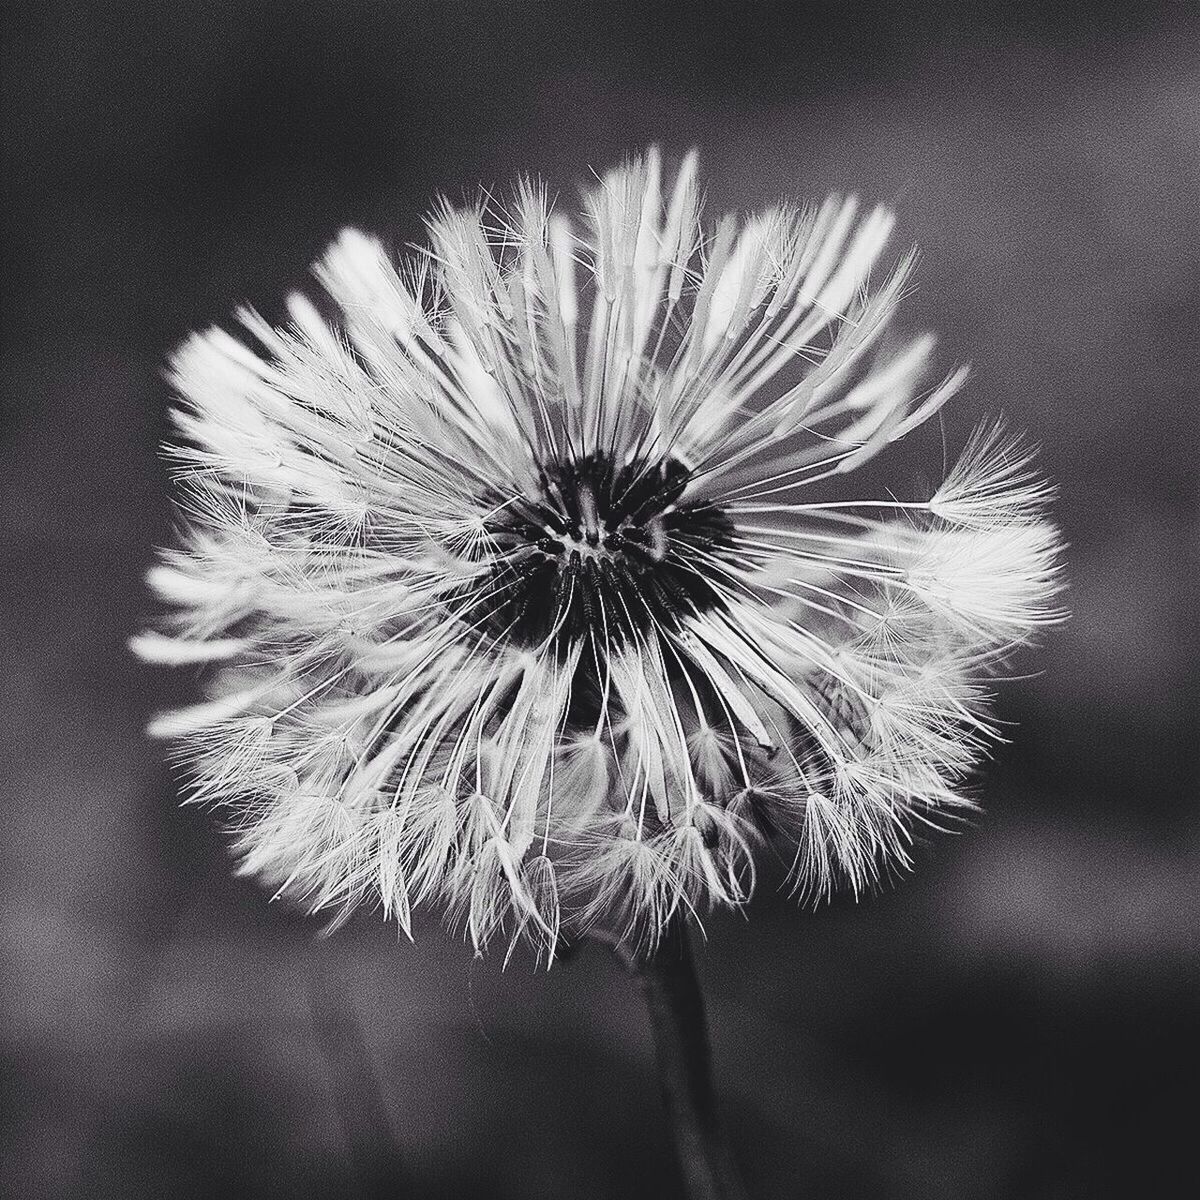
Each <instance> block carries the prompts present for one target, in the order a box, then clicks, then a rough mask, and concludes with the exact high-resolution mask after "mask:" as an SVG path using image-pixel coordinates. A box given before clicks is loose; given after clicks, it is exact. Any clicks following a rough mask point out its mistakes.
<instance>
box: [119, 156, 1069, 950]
mask: <svg viewBox="0 0 1200 1200" xmlns="http://www.w3.org/2000/svg"><path fill="white" fill-rule="evenodd" d="M701 210H702V197H701V190H700V187H699V183H698V178H697V163H696V157H695V155H694V154H692V155H689V156H687V157H686V158H685V159H684V160H683V162H682V165H681V166H680V168H679V170H678V172H677V174H675V176H674V178H673V179H668V178H667V177H666V176H665V175H664V172H663V169H662V164H661V160H660V157H659V155H658V154H657V152H655V151H651V152H650V153H648V154H646V155H645V156H643V157H640V158H636V159H633V160H630V161H628V162H627V163H625V164H624V165H623V166H621V167H619V168H617V169H615V170H612V171H609V172H608V173H607V174H605V175H603V176H602V177H600V178H599V180H598V183H597V184H596V186H595V187H594V188H593V189H592V190H590V191H589V192H588V193H587V195H586V197H585V200H584V204H583V213H582V215H581V216H580V217H570V216H567V215H566V214H565V213H563V212H561V211H559V210H558V209H557V208H556V207H555V206H554V205H552V204H551V202H550V200H549V197H548V195H547V193H546V191H545V190H544V189H543V188H542V187H540V186H538V185H536V184H534V183H530V182H522V183H521V184H519V185H518V187H517V188H516V190H515V193H514V195H513V196H512V198H511V199H510V200H509V201H508V202H506V203H505V204H503V205H501V204H499V203H497V202H495V201H492V200H491V199H490V198H489V199H488V200H486V201H484V200H481V201H480V202H479V203H478V204H476V205H474V206H470V207H466V208H455V207H451V206H450V205H448V204H443V205H441V206H440V207H438V209H437V210H436V211H435V212H434V214H433V215H432V216H431V217H430V218H429V220H428V233H429V237H428V244H427V245H426V246H425V247H424V248H421V249H418V250H415V251H413V252H411V253H409V254H408V256H407V257H405V258H404V259H402V260H401V261H394V260H393V258H392V257H391V256H389V254H388V253H387V252H386V251H385V249H384V247H383V246H382V245H381V244H380V243H379V242H378V241H376V240H374V239H372V238H370V237H367V236H364V235H363V234H361V233H357V232H354V231H346V232H344V233H343V234H342V235H341V236H340V237H339V238H338V239H337V241H336V242H335V243H334V245H333V246H332V248H331V249H330V250H329V252H328V253H327V254H326V256H325V257H324V258H323V259H322V260H321V261H320V263H318V265H317V267H316V269H315V271H316V277H317V279H318V280H319V282H320V284H321V285H322V287H323V288H324V290H325V291H326V292H327V293H328V296H329V297H330V298H331V299H332V301H333V303H334V305H335V306H336V309H337V310H338V316H337V318H336V319H334V320H327V319H326V318H325V317H324V316H322V315H321V314H320V313H319V311H318V309H317V308H316V307H315V306H314V304H313V303H312V302H310V301H309V300H308V299H306V298H304V297H302V296H294V297H292V298H291V299H290V301H289V303H288V309H289V318H288V320H287V321H286V322H285V323H284V324H282V325H281V326H280V327H278V328H276V327H273V326H272V325H271V324H269V323H268V322H266V321H265V320H264V319H262V318H261V317H260V316H259V315H257V314H256V313H254V312H250V311H243V312H242V313H240V314H239V318H240V322H241V325H242V326H243V328H244V330H245V337H244V339H243V340H238V339H235V338H234V337H232V336H230V335H229V334H227V333H224V332H221V331H219V330H212V331H209V332H207V333H204V334H201V335H198V336H195V337H193V338H192V339H191V340H190V341H188V342H187V343H186V344H185V345H184V346H183V347H182V349H180V350H179V351H178V353H177V354H176V356H175V358H174V360H173V363H172V367H171V381H172V383H173V385H174V388H175V390H176V392H177V394H178V396H179V407H178V408H177V410H176V411H175V413H174V422H175V426H176V429H177V438H176V440H175V442H174V443H173V445H172V446H171V448H170V450H169V454H170V456H171V459H172V461H173V463H174V465H175V467H176V469H177V474H178V488H179V495H180V498H181V499H180V508H181V517H182V525H181V527H182V532H181V541H180V545H179V547H178V548H176V549H171V550H167V551H165V552H164V553H163V554H162V558H161V562H160V563H159V564H158V565H157V566H155V567H154V568H153V569H152V570H151V572H150V575H149V580H150V584H151V587H152V588H153V590H154V591H155V592H156V593H157V594H158V595H159V596H160V597H161V598H162V600H163V601H165V602H166V603H167V604H169V605H170V606H171V614H170V615H169V616H168V617H166V618H165V620H164V623H163V624H162V626H161V627H160V628H159V629H158V630H156V631H155V632H150V633H145V634H142V635H140V636H139V637H137V638H136V639H134V647H135V649H136V650H137V652H138V653H140V654H141V655H142V656H143V657H144V658H146V659H148V660H150V661H152V662H157V663H163V664H168V665H173V666H180V667H188V668H189V669H191V670H192V671H195V670H196V669H197V668H200V669H201V670H202V673H203V674H204V676H205V680H206V682H205V687H206V694H205V696H204V697H203V699H202V700H201V701H200V702H199V703H196V704H193V705H191V706H189V707H185V708H182V709H180V710H178V711H175V712H171V713H168V714H164V715H163V716H161V717H159V718H157V719H156V720H155V722H154V724H153V726H152V731H153V732H155V733H157V734H159V735H162V736H164V737H169V738H171V739H174V740H175V741H176V742H177V744H178V748H179V753H180V754H181V756H182V757H183V759H184V760H185V762H186V764H187V767H188V770H189V772H190V776H191V781H192V782H191V786H192V795H193V796H194V797H195V798H196V799H197V800H199V801H202V802H205V803H209V804H213V805H218V806H220V807H221V808H222V809H224V810H225V812H226V813H227V814H228V817H229V820H230V823H231V825H232V828H233V830H234V834H235V838H236V846H237V850H238V853H239V855H240V857H241V861H242V864H243V867H244V869H245V870H246V871H248V872H251V873H253V874H255V875H258V876H261V877H262V878H263V879H265V880H266V881H268V883H269V885H270V886H271V888H272V889H273V890H274V891H275V893H276V894H289V895H293V896H296V897H299V898H301V899H303V900H304V901H305V902H306V903H307V904H308V905H309V906H310V907H311V908H312V909H313V910H314V911H324V912H326V913H328V914H329V915H330V916H331V917H332V918H333V919H334V920H335V921H336V920H338V919H340V918H341V917H343V916H344V915H345V914H346V913H348V912H349V911H350V910H352V909H353V908H354V907H355V906H356V905H358V904H359V903H361V902H367V903H373V904H375V905H378V906H379V907H380V908H381V909H382V911H383V912H384V913H385V914H386V915H387V916H389V917H393V918H394V919H395V920H396V921H398V922H399V924H400V925H401V927H402V928H403V929H404V930H405V931H406V932H408V931H409V930H410V927H411V920H412V914H413V912H414V910H415V909H416V908H417V907H418V906H419V905H422V904H430V905H434V906H438V907H440V908H443V909H444V910H446V911H447V912H449V913H450V914H451V916H452V918H453V919H455V920H457V921H458V922H460V923H461V925H462V926H463V928H464V929H465V930H466V932H467V935H468V936H469V937H470V939H471V941H472V942H473V944H474V945H475V946H476V947H477V948H482V947H483V946H485V945H486V944H487V943H488V942H489V941H491V940H492V939H493V938H495V937H496V936H497V935H499V934H503V936H504V937H505V938H507V939H509V940H510V941H511V940H513V939H516V938H520V937H526V938H529V939H531V940H532V941H533V942H534V943H535V944H536V945H537V946H538V947H539V948H540V949H541V950H544V951H546V952H547V953H548V954H550V955H552V954H553V952H554V949H555V946H556V944H557V942H558V941H559V939H560V938H561V936H562V935H563V934H564V932H567V931H576V932H577V931H580V930H585V929H588V928H599V929H603V930H605V931H607V933H608V934H609V935H610V936H613V937H615V938H618V939H624V940H626V941H628V942H629V943H631V944H633V945H635V946H638V947H640V948H641V950H642V951H648V950H650V949H651V948H652V947H653V946H654V945H655V943H656V942H657V941H658V940H659V939H660V938H662V937H663V936H664V935H665V934H666V932H667V931H668V930H669V929H670V928H671V926H672V922H678V921H679V920H681V919H682V918H684V917H685V916H688V915H691V914H697V913H701V912H703V911H704V910H705V909H706V908H708V907H710V906H713V905H718V906H740V905H743V904H745V903H746V901H747V900H748V899H749V897H750V895H751V893H752V892H753V889H754V886H755V880H756V873H755V866H756V859H757V858H758V856H759V855H760V854H761V853H762V851H763V849H764V848H765V847H771V848H774V850H775V851H776V852H777V853H778V852H780V851H782V854H783V859H784V861H785V862H786V863H790V873H789V880H790V883H791V885H792V886H793V887H794V889H795V890H796V892H797V893H798V894H800V895H802V896H808V897H820V896H825V895H828V894H829V893H830V892H831V891H832V890H833V889H834V888H835V887H837V886H839V885H843V886H846V887H848V888H850V889H852V890H856V891H857V890H861V889H863V888H866V887H868V886H869V885H870V884H871V883H872V881H874V880H875V879H877V878H878V876H879V874H880V873H881V872H883V871H888V870H892V869H895V868H898V867H903V866H904V865H906V864H907V863H908V862H909V859H910V856H911V848H912V843H913V838H914V836H915V832H916V831H917V830H918V829H919V828H920V827H922V826H926V825H938V824H941V823H944V822H946V821H950V820H953V819H954V818H955V816H956V814H959V813H961V812H962V810H963V809H965V808H968V807H969V806H970V799H969V795H968V793H967V791H966V790H965V788H966V785H967V783H968V781H969V776H970V772H971V770H972V768H973V767H974V766H975V764H976V762H977V761H978V759H979V757H980V755H981V754H982V753H983V752H984V750H985V747H986V745H987V742H988V739H989V737H990V736H991V731H990V728H989V724H988V719H987V714H986V700H987V696H986V688H985V681H986V680H987V679H988V678H990V677H991V676H992V675H994V673H995V671H996V668H997V665H998V664H999V663H1001V662H1003V660H1004V657H1005V655H1006V654H1007V652H1008V651H1010V650H1011V649H1012V648H1013V647H1015V646H1017V645H1019V644H1022V643H1025V642H1027V641H1028V640H1029V639H1030V638H1031V636H1032V635H1033V634H1035V633H1036V632H1037V631H1038V630H1039V629H1040V628H1041V627H1042V626H1044V625H1045V624H1047V623H1048V622H1051V621H1054V620H1056V619H1057V618H1058V616H1059V615H1060V614H1059V612H1058V610H1057V609H1056V608H1055V606H1054V597H1055V594H1056V592H1057V590H1058V587H1059V584H1058V574H1057V573H1058V553H1059V550H1058V539H1057V535H1056V533H1055V530H1054V529H1053V527H1052V526H1050V525H1049V524H1048V523H1047V522H1046V521H1045V519H1044V517H1043V512H1044V509H1045V506H1046V502H1047V501H1048V499H1049V498H1050V495H1051V493H1050V489H1049V488H1048V486H1047V485H1046V484H1045V483H1044V482H1043V481H1042V480H1041V479H1040V478H1039V477H1038V475H1037V474H1036V473H1035V471H1034V469H1033V467H1032V464H1031V455H1032V451H1031V450H1030V448H1029V447H1028V446H1027V445H1026V444H1025V443H1024V442H1023V441H1022V440H1021V439H1020V438H1019V437H1018V436H1015V435H1013V434H1012V433H1010V432H1009V431H1008V430H1007V429H1006V428H1004V426H1003V425H992V426H987V427H985V428H984V429H982V430H981V431H979V432H978V433H976V434H975V435H974V437H972V438H971V440H970V441H969V442H968V443H967V446H966V449H965V451H964V453H963V455H962V457H961V459H960V460H959V461H958V463H957V465H956V466H954V467H953V468H952V469H951V470H950V472H949V474H948V476H947V478H946V480H945V482H944V483H943V484H942V485H941V487H940V488H938V489H937V490H936V491H935V492H934V493H933V494H932V495H931V496H928V497H927V498H922V497H921V496H920V495H913V496H911V497H908V498H905V499H896V498H887V499H883V498H879V497H868V498H863V499H847V498H845V495H846V487H845V484H844V483H843V482H842V479H843V477H845V476H848V475H850V474H851V473H852V472H853V471H854V470H855V469H857V468H859V467H861V466H862V465H863V464H864V463H866V462H867V461H868V460H870V459H872V458H874V457H875V456H876V455H877V454H879V453H881V452H882V451H883V450H885V449H886V448H887V447H888V446H889V445H890V444H891V443H893V442H896V441H897V440H899V439H900V438H903V437H905V436H906V435H908V434H909V433H911V432H912V431H913V430H915V429H916V428H917V427H918V426H920V425H921V424H922V423H923V422H925V421H927V420H929V419H930V418H931V417H933V416H934V414H936V413H938V411H939V410H940V409H941V408H942V406H943V405H944V404H945V403H946V402H947V401H948V400H950V399H951V397H952V396H953V395H954V394H955V393H956V392H957V391H958V389H959V388H960V386H961V385H962V383H963V381H964V379H965V371H963V370H961V369H957V370H953V371H951V372H950V373H949V374H948V375H947V376H946V377H944V378H943V379H941V380H940V381H935V382H932V383H931V382H930V375H929V370H930V363H931V360H932V356H933V352H934V342H933V339H932V338H931V337H929V336H927V335H926V336H919V337H916V338H914V339H912V340H910V341H908V342H904V341H900V340H898V339H896V338H895V337H894V336H892V335H891V334H890V333H889V330H890V323H891V321H892V318H893V316H894V314H895V312H896V310H897V306H898V305H899V303H900V300H901V298H902V296H903V293H904V290H905V288H906V286H907V282H908V279H909V274H910V269H911V267H912V256H911V255H908V256H905V257H902V258H901V259H900V260H899V262H898V263H896V264H894V265H892V266H891V268H890V269H884V268H883V267H882V266H881V259H882V258H883V254H884V251H885V247H886V244H887V242H888V239H889V235H890V233H891V230H892V225H893V218H892V215H891V214H890V213H889V212H888V211H887V210H886V209H883V208H875V209H872V210H869V211H862V210H861V209H860V206H859V203H858V201H857V200H856V199H855V198H854V197H849V198H839V197H831V198H829V199H828V200H826V201H825V202H824V203H822V204H820V205H818V206H815V207H802V206H792V205H787V204H781V205H778V206H776V207H774V208H770V209H768V210H767V211H765V212H763V213H761V214H759V215H757V216H754V217H751V218H749V219H747V220H744V221H741V220H738V219H737V218H735V217H725V218H723V219H721V220H719V221H717V222H716V223H715V224H710V223H707V222H706V221H705V219H704V217H703V214H702V211H701Z"/></svg>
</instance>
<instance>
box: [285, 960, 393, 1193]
mask: <svg viewBox="0 0 1200 1200" xmlns="http://www.w3.org/2000/svg"><path fill="white" fill-rule="evenodd" d="M315 959H316V961H315V964H314V970H313V974H312V976H311V977H310V978H309V981H308V1002H309V1008H310V1010H311V1012H312V1022H313V1032H314V1034H315V1036H316V1041H317V1044H318V1046H319V1047H320V1049H321V1052H322V1053H323V1055H324V1056H325V1061H326V1064H327V1066H328V1069H329V1082H330V1085H331V1087H332V1090H333V1100H334V1107H335V1109H336V1112H337V1116H338V1120H339V1122H340V1124H341V1127H342V1135H343V1137H344V1138H345V1140H346V1150H347V1155H348V1159H349V1167H350V1171H351V1173H352V1175H353V1176H354V1180H355V1190H356V1192H357V1194H358V1195H360V1196H362V1197H372V1196H380V1197H382V1196H385V1195H388V1196H390V1195H394V1194H396V1190H397V1188H398V1187H399V1186H400V1184H401V1163H400V1154H399V1151H398V1150H397V1147H396V1142H395V1138H394V1136H393V1133H392V1128H391V1122H390V1120H389V1118H388V1112H387V1104H386V1102H385V1100H384V1095H383V1088H382V1086H381V1084H380V1081H379V1076H378V1074H377V1073H376V1070H375V1064H374V1062H373V1060H372V1057H371V1051H370V1049H369V1047H368V1046H367V1042H366V1038H365V1036H364V1035H363V1029H362V1025H361V1024H360V1022H359V1019H358V1016H357V1013H356V1011H355V1007H354V1000H353V998H352V996H351V993H350V989H349V988H347V986H346V982H345V979H344V978H343V973H344V971H345V963H344V962H343V961H341V960H340V959H338V958H336V957H335V956H334V955H333V953H332V951H331V949H330V947H329V946H328V944H320V945H318V946H317V947H316V950H315Z"/></svg>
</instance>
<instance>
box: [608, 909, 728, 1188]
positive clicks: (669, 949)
mask: <svg viewBox="0 0 1200 1200" xmlns="http://www.w3.org/2000/svg"><path fill="white" fill-rule="evenodd" d="M616 953H617V955H618V957H620V958H621V960H622V961H623V962H624V963H625V965H626V967H627V968H628V969H629V971H630V972H631V973H632V974H633V975H635V976H636V977H637V979H638V982H639V983H640V984H641V987H642V994H643V995H644V996H645V998H646V1007H647V1009H648V1010H649V1013H650V1026H651V1029H652V1031H653V1034H654V1048H655V1054H656V1057H657V1059H658V1073H659V1079H660V1082H661V1084H662V1093H663V1103H664V1105H665V1106H666V1110H667V1118H668V1120H669V1121H670V1123H671V1129H672V1132H673V1134H674V1137H675V1151H676V1154H677V1155H678V1158H679V1166H680V1169H681V1170H682V1172H683V1179H684V1186H685V1190H686V1193H687V1196H688V1200H745V1196H746V1192H745V1188H744V1187H743V1185H742V1181H741V1177H740V1176H739V1174H738V1170H737V1166H736V1164H735V1163H734V1159H733V1154H732V1152H731V1150H730V1148H729V1143H728V1141H727V1140H726V1137H725V1129H724V1126H723V1124H722V1122H721V1119H720V1115H719V1113H718V1110H717V1098H716V1093H715V1091H714V1089H713V1082H712V1069H711V1058H712V1056H711V1053H710V1050H709V1042H708V1027H707V1023H706V1020H705V1015H704V995H703V993H702V992H701V990H700V981H699V980H698V979H697V977H696V965H695V961H694V959H693V956H692V947H691V943H690V941H689V938H688V930H687V922H686V919H685V918H684V917H683V916H682V914H679V913H677V914H676V915H675V916H674V917H672V918H671V920H670V922H669V924H668V925H667V928H666V930H665V932H664V934H663V936H662V939H661V940H660V941H659V943H658V946H657V947H656V949H655V950H653V951H652V952H651V953H650V954H648V955H641V956H638V955H634V954H632V953H630V952H629V951H627V950H623V949H622V948H620V947H616Z"/></svg>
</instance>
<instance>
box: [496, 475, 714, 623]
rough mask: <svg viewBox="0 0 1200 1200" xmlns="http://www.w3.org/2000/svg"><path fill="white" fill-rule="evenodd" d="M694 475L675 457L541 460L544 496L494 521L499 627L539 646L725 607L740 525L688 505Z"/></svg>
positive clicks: (507, 507) (514, 505)
mask: <svg viewBox="0 0 1200 1200" xmlns="http://www.w3.org/2000/svg"><path fill="white" fill-rule="evenodd" d="M687 482H688V472H687V469H686V468H685V467H684V465H683V464H682V463H680V462H679V461H678V460H677V459H669V460H667V461H665V462H660V463H645V462H633V463H629V464H626V465H625V466H617V465H616V464H614V463H613V461H612V460H611V459H610V458H609V457H608V456H607V455H603V454H593V455H588V456H586V457H584V458H579V459H574V460H572V461H570V462H566V463H554V464H548V465H546V466H544V467H543V468H542V471H541V481H540V488H539V494H538V495H537V496H536V497H530V498H522V499H518V500H515V501H509V502H508V503H505V504H503V505H501V506H499V507H498V508H497V510H496V512H495V515H494V516H493V517H492V518H491V519H490V520H489V522H488V532H489V534H490V535H491V537H492V542H493V545H494V547H495V552H494V554H495V557H494V562H493V566H492V569H491V572H490V576H489V578H488V582H487V587H488V594H487V596H486V597H484V598H483V604H484V605H485V611H486V620H487V624H488V626H489V627H490V630H491V632H492V633H493V635H494V636H497V637H508V638H512V639H513V640H514V641H516V642H518V643H519V644H522V645H539V644H541V643H542V642H543V641H544V640H545V639H547V638H548V637H554V638H556V639H568V640H569V639H573V638H577V637H581V636H586V634H587V633H588V631H589V630H594V631H595V635H596V637H597V639H600V640H604V639H606V638H607V639H608V640H609V641H610V642H618V643H619V642H621V641H623V640H625V639H626V638H628V637H629V636H630V635H631V634H633V633H637V632H641V631H643V630H647V629H650V628H654V627H656V626H657V627H660V628H664V629H672V628H676V627H678V625H679V622H680V621H681V620H682V619H683V618H684V617H686V616H687V615H689V614H690V613H693V612H703V611H706V610H707V609H711V608H713V607H715V606H716V605H717V604H719V603H720V596H721V585H722V584H723V583H724V582H725V581H724V580H723V579H722V572H721V566H720V560H721V559H722V558H724V557H728V555H729V554H730V552H731V550H732V540H731V535H732V525H731V523H730V521H729V518H728V517H727V516H726V515H725V513H724V512H723V511H722V510H721V509H720V508H719V507H717V506H716V505H713V504H708V503H681V502H680V497H681V496H682V494H683V491H684V488H685V486H686V484H687Z"/></svg>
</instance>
